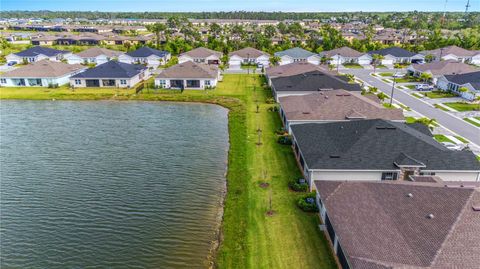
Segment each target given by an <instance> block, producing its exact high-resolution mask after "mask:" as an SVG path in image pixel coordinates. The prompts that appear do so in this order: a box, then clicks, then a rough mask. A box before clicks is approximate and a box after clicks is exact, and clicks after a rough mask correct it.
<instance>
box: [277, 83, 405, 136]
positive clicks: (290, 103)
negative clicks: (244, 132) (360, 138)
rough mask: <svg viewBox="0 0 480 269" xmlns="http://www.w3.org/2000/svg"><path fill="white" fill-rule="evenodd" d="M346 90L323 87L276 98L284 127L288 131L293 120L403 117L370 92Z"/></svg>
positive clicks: (324, 120) (321, 120)
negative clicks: (301, 93)
mask: <svg viewBox="0 0 480 269" xmlns="http://www.w3.org/2000/svg"><path fill="white" fill-rule="evenodd" d="M373 97H374V98H375V99H376V100H375V99H373V98H369V97H366V96H363V95H362V94H361V92H348V91H345V90H332V91H322V92H316V93H311V94H306V95H291V96H284V97H280V98H279V103H280V117H281V119H282V122H283V124H284V126H285V129H286V130H288V132H289V133H291V129H290V127H291V126H292V125H294V124H303V123H315V122H317V123H325V122H338V121H350V120H364V119H385V120H393V121H405V118H404V116H403V111H402V110H401V109H388V108H385V107H384V106H383V105H382V104H381V103H380V100H379V99H378V98H377V97H376V96H373Z"/></svg>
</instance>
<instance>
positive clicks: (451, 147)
mask: <svg viewBox="0 0 480 269" xmlns="http://www.w3.org/2000/svg"><path fill="white" fill-rule="evenodd" d="M442 144H443V145H444V146H445V147H446V148H447V149H449V150H462V149H463V145H457V144H453V143H451V142H442Z"/></svg>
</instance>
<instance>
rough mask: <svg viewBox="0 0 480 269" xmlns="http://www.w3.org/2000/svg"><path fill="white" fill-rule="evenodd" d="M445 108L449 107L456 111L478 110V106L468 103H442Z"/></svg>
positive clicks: (479, 106) (479, 108) (479, 107)
mask: <svg viewBox="0 0 480 269" xmlns="http://www.w3.org/2000/svg"><path fill="white" fill-rule="evenodd" d="M443 104H444V105H446V106H449V107H451V108H453V109H455V110H457V111H474V110H480V104H469V103H461V102H456V103H443Z"/></svg>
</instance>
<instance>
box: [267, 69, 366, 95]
mask: <svg viewBox="0 0 480 269" xmlns="http://www.w3.org/2000/svg"><path fill="white" fill-rule="evenodd" d="M272 86H273V88H274V90H275V91H277V92H279V91H288V92H290V91H298V92H305V91H315V92H316V91H319V90H328V89H330V90H332V89H333V90H336V89H344V90H346V91H361V90H362V88H361V87H360V85H358V84H350V83H348V82H346V81H345V80H344V79H342V78H340V77H336V76H332V75H330V74H327V73H324V72H321V71H311V72H307V73H303V74H298V75H294V76H288V77H277V78H273V79H272Z"/></svg>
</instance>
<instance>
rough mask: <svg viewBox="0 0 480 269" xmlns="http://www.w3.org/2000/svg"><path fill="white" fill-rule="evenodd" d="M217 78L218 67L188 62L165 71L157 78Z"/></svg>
mask: <svg viewBox="0 0 480 269" xmlns="http://www.w3.org/2000/svg"><path fill="white" fill-rule="evenodd" d="M217 76H218V67H216V66H214V65H204V64H197V63H194V62H191V61H188V62H184V63H180V64H176V65H174V66H172V67H169V68H167V69H165V70H163V71H162V72H161V73H160V74H158V76H157V78H182V79H184V78H216V77H217Z"/></svg>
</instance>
